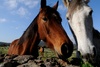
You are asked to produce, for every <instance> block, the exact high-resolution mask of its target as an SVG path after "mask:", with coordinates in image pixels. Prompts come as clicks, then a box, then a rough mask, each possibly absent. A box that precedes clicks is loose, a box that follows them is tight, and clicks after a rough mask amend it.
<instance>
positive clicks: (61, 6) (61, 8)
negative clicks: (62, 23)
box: [58, 5, 66, 11]
mask: <svg viewBox="0 0 100 67" xmlns="http://www.w3.org/2000/svg"><path fill="white" fill-rule="evenodd" d="M58 9H59V10H63V11H64V10H66V8H65V7H64V6H63V5H59V6H58Z"/></svg>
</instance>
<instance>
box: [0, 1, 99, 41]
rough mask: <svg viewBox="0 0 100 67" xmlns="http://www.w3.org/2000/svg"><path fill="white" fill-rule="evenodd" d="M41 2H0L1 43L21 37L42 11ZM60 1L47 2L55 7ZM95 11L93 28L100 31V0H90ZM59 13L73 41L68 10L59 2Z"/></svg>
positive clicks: (90, 4)
mask: <svg viewBox="0 0 100 67" xmlns="http://www.w3.org/2000/svg"><path fill="white" fill-rule="evenodd" d="M40 1H41V0H0V42H9V43H10V42H12V41H13V40H15V39H18V38H20V37H21V35H22V34H23V32H24V31H25V30H26V28H27V27H28V26H29V25H30V23H31V22H32V20H33V19H34V18H35V17H36V16H37V14H38V13H39V10H40ZM57 1H58V0H47V5H49V6H51V7H52V6H53V5H54V4H55V3H56V2H57ZM89 6H90V7H91V8H92V9H93V26H94V28H95V29H97V30H98V31H100V16H99V15H100V13H99V12H100V0H90V3H89ZM58 12H59V13H60V15H61V18H62V20H63V21H62V25H63V27H64V29H65V31H66V33H67V34H68V36H69V37H70V39H71V40H72V41H74V40H73V36H72V34H71V31H70V29H69V26H68V22H67V20H66V12H67V8H66V7H65V6H64V5H63V2H62V0H59V6H58Z"/></svg>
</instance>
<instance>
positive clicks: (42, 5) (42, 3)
mask: <svg viewBox="0 0 100 67" xmlns="http://www.w3.org/2000/svg"><path fill="white" fill-rule="evenodd" d="M45 6H46V0H41V8H43V7H45Z"/></svg>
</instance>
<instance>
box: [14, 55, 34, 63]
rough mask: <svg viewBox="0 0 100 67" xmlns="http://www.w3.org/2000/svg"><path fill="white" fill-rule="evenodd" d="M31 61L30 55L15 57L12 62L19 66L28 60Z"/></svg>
mask: <svg viewBox="0 0 100 67" xmlns="http://www.w3.org/2000/svg"><path fill="white" fill-rule="evenodd" d="M30 59H33V56H32V55H22V56H17V57H15V58H14V59H13V60H15V61H17V62H18V63H19V64H23V63H26V62H28V60H30Z"/></svg>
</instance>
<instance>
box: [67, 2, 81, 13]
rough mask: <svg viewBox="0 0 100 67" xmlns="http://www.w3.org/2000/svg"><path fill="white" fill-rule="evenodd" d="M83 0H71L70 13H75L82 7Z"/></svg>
mask: <svg viewBox="0 0 100 67" xmlns="http://www.w3.org/2000/svg"><path fill="white" fill-rule="evenodd" d="M81 3H82V0H71V1H70V4H69V8H68V12H69V14H73V12H74V11H75V10H76V9H77V7H78V9H80V7H81V5H82V4H81Z"/></svg>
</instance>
